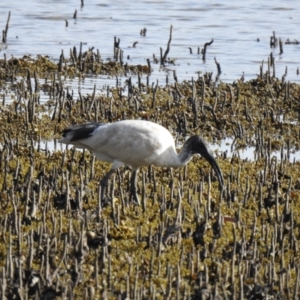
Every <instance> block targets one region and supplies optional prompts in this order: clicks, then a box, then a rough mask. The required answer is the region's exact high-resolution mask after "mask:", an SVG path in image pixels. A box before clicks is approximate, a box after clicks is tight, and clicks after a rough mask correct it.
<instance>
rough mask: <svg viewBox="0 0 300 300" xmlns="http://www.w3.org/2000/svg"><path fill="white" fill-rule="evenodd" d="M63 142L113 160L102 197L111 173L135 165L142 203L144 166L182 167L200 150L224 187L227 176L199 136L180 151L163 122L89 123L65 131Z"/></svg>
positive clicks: (133, 193) (133, 184) (133, 185)
mask: <svg viewBox="0 0 300 300" xmlns="http://www.w3.org/2000/svg"><path fill="white" fill-rule="evenodd" d="M62 135H63V138H62V139H60V140H59V142H61V143H65V144H73V145H74V146H75V147H77V148H85V149H88V150H90V151H91V152H93V153H94V154H95V155H96V158H97V159H99V160H101V161H105V162H110V163H112V167H111V170H110V171H109V172H108V173H107V174H106V175H105V176H104V177H103V179H102V180H101V186H102V197H103V196H104V194H105V188H106V186H107V182H108V179H109V177H110V176H111V174H112V173H113V172H114V171H115V170H117V169H118V168H119V167H121V166H123V165H129V166H131V167H132V170H133V172H132V177H131V196H130V197H134V199H135V201H137V202H138V203H139V200H138V196H137V193H136V174H137V171H138V169H139V168H140V167H141V166H149V165H151V164H152V165H155V166H160V167H180V166H183V165H185V164H186V163H188V162H189V161H190V160H191V158H192V156H193V155H194V154H196V153H198V154H201V155H202V156H203V157H204V158H205V159H206V160H207V161H208V162H209V163H210V165H211V166H212V168H213V169H214V170H215V172H216V175H217V176H218V179H219V183H220V188H222V187H223V175H222V172H221V170H220V168H219V166H218V164H217V162H216V161H215V159H214V157H213V156H212V155H211V153H209V151H208V149H207V146H206V144H205V142H204V141H203V140H202V139H201V137H199V136H192V137H190V138H189V139H188V140H187V141H186V142H185V144H184V145H183V147H182V150H181V152H180V153H177V152H176V148H175V143H174V139H173V137H172V135H171V133H170V132H169V131H168V130H167V129H166V128H164V127H163V126H161V125H158V124H156V123H153V122H150V121H142V120H124V121H119V122H115V123H87V124H81V125H75V126H72V127H70V128H67V129H65V130H64V131H63V134H62Z"/></svg>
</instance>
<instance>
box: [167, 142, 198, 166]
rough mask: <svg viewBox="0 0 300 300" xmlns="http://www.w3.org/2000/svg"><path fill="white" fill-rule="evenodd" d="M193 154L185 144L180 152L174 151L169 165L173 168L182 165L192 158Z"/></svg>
mask: <svg viewBox="0 0 300 300" xmlns="http://www.w3.org/2000/svg"><path fill="white" fill-rule="evenodd" d="M192 156H193V154H192V153H191V152H190V151H188V149H187V147H185V146H183V148H182V149H181V151H180V152H179V153H176V152H174V153H173V155H170V156H169V163H168V165H169V166H170V167H173V168H177V167H182V166H184V165H186V164H187V163H188V162H189V161H190V160H191V158H192Z"/></svg>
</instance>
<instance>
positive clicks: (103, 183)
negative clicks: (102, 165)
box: [100, 169, 116, 200]
mask: <svg viewBox="0 0 300 300" xmlns="http://www.w3.org/2000/svg"><path fill="white" fill-rule="evenodd" d="M115 171H116V170H114V169H110V170H109V171H108V172H107V173H106V174H105V175H104V177H103V178H102V179H101V181H100V186H101V200H103V199H104V196H105V194H106V189H107V186H108V180H109V178H110V176H111V175H112V174H113V173H114V172H115Z"/></svg>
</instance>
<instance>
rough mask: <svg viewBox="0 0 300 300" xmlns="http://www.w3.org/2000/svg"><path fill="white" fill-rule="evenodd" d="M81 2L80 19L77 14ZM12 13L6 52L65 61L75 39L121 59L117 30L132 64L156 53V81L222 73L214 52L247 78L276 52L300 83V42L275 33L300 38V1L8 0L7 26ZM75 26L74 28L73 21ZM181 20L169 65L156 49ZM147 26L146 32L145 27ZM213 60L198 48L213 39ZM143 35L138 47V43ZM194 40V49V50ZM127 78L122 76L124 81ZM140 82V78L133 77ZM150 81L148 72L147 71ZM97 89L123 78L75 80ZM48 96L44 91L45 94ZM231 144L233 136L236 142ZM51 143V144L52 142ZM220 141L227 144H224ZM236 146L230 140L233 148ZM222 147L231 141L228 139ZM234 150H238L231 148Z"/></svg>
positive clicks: (3, 9) (85, 89) (227, 75)
mask: <svg viewBox="0 0 300 300" xmlns="http://www.w3.org/2000/svg"><path fill="white" fill-rule="evenodd" d="M75 9H76V10H77V18H76V19H73V14H74V11H75ZM9 11H10V12H11V18H10V23H9V30H8V40H7V43H6V44H0V49H1V51H0V56H3V55H4V54H6V57H7V58H10V57H11V56H15V57H22V56H23V55H25V54H29V55H32V56H33V57H35V56H36V55H38V54H42V55H49V56H50V57H51V58H52V59H54V60H55V61H58V59H59V56H60V54H61V51H62V50H63V51H64V53H65V54H66V56H68V53H69V51H70V49H71V48H73V46H76V47H79V45H80V42H82V43H83V51H85V50H87V49H88V48H89V47H95V48H96V49H99V50H100V53H101V56H102V59H103V60H108V59H113V42H114V37H117V38H120V39H121V43H120V47H121V48H122V50H123V51H124V61H125V62H128V63H129V64H133V65H137V64H144V65H146V64H147V62H146V60H147V58H150V59H151V66H152V68H153V72H152V73H151V75H150V83H152V82H156V80H157V79H158V80H159V85H164V84H165V82H166V76H167V75H168V80H169V82H170V83H172V82H173V80H174V79H173V70H176V75H177V77H178V80H179V81H183V80H190V79H191V78H192V77H194V78H196V77H198V76H199V74H200V75H201V74H203V73H205V72H213V74H214V76H216V74H217V68H216V64H215V61H214V58H216V59H217V61H218V62H219V63H220V65H221V69H222V74H221V76H220V80H222V81H225V82H229V83H232V82H233V81H235V80H237V79H239V78H240V77H241V76H242V75H243V74H244V77H245V80H249V79H252V78H256V76H257V74H259V67H260V65H261V63H262V61H264V62H265V64H264V70H266V68H267V64H266V62H267V59H268V57H269V55H270V53H271V52H272V53H273V56H274V57H275V63H276V76H277V77H281V76H282V75H283V74H284V72H285V68H286V67H287V69H288V73H287V76H286V80H289V81H292V82H297V83H299V82H300V78H299V76H298V75H297V69H298V68H299V67H300V61H299V50H300V45H296V44H290V45H284V46H283V50H284V53H283V54H282V55H279V48H278V47H276V48H275V49H272V48H270V36H271V35H272V34H273V31H275V32H276V37H278V38H279V37H280V38H281V39H282V41H283V42H285V41H286V40H287V39H290V40H291V41H293V40H294V39H298V38H299V34H298V31H297V30H296V28H298V27H299V26H298V25H299V22H300V21H299V15H300V8H299V5H298V2H296V1H295V0H294V1H288V2H285V3H283V2H282V1H279V0H277V1H272V2H269V1H255V0H252V1H246V2H243V3H241V2H240V1H237V0H236V1H235V0H234V1H220V0H219V1H208V0H206V1H201V3H200V2H199V1H180V2H179V1H170V0H163V1H147V0H143V1H135V2H132V1H126V2H124V1H116V0H114V1H108V0H106V1H101V2H98V1H85V3H84V6H83V7H80V1H75V2H74V1H71V0H61V1H58V0H49V1H38V0H32V1H30V3H29V4H27V3H26V5H24V2H23V1H20V0H14V1H1V2H0V29H1V31H2V30H3V29H4V28H5V25H6V20H7V16H8V12H9ZM65 20H67V21H68V27H66V21H65ZM171 25H172V26H173V35H172V43H171V49H170V52H169V55H168V57H169V58H170V59H174V62H175V64H174V65H172V64H170V65H168V66H167V68H161V67H160V65H159V64H154V63H153V61H152V58H153V55H155V56H156V57H159V56H160V47H161V48H162V49H163V51H165V49H166V47H167V42H168V39H169V32H170V26H171ZM143 28H147V33H146V36H141V35H140V31H141V29H143ZM212 39H213V40H214V42H213V44H212V45H211V46H209V47H208V49H207V54H206V60H205V61H203V60H202V55H201V54H200V55H198V54H197V49H198V47H200V48H201V49H202V48H203V45H204V44H205V43H207V42H209V41H211V40H212ZM136 41H137V42H138V43H137V45H136V47H135V48H133V47H132V45H133V43H134V42H136ZM189 47H190V48H192V52H193V53H192V54H190V50H189ZM125 80H126V78H120V79H119V84H121V85H124V82H125ZM136 82H137V79H136V78H133V83H134V84H135V83H136ZM142 82H146V76H143V77H142ZM95 84H96V86H97V91H98V90H99V91H100V90H101V89H103V88H105V86H115V85H116V79H115V78H112V77H110V76H94V77H86V78H85V79H84V80H83V81H82V80H78V79H77V78H76V79H73V80H69V81H67V85H69V86H70V88H71V90H72V91H73V92H74V96H75V97H77V95H78V89H80V90H81V92H82V93H92V91H93V88H94V85H95ZM47 100H48V96H47V95H46V94H44V95H43V94H42V93H41V101H42V102H43V101H47ZM229 144H230V143H229ZM49 147H50V148H51V143H50V144H49ZM218 147H219V146H218ZM229 148H230V147H229ZM221 150H222V151H225V150H230V149H227V148H226V142H225V141H224V143H222V145H221ZM249 152H251V153H252V156H253V149H249V151H244V152H242V151H240V152H239V153H240V155H241V156H242V157H243V156H244V154H243V153H245V157H249ZM229 153H230V151H229Z"/></svg>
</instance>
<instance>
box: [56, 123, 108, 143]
mask: <svg viewBox="0 0 300 300" xmlns="http://www.w3.org/2000/svg"><path fill="white" fill-rule="evenodd" d="M104 124H105V123H99V122H90V123H85V124H76V125H73V126H70V127H68V128H66V129H64V130H63V132H62V136H63V137H64V138H68V137H69V138H70V142H74V141H78V140H82V139H86V138H88V137H90V136H92V135H93V132H94V131H95V129H97V128H98V127H99V126H101V125H104Z"/></svg>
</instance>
